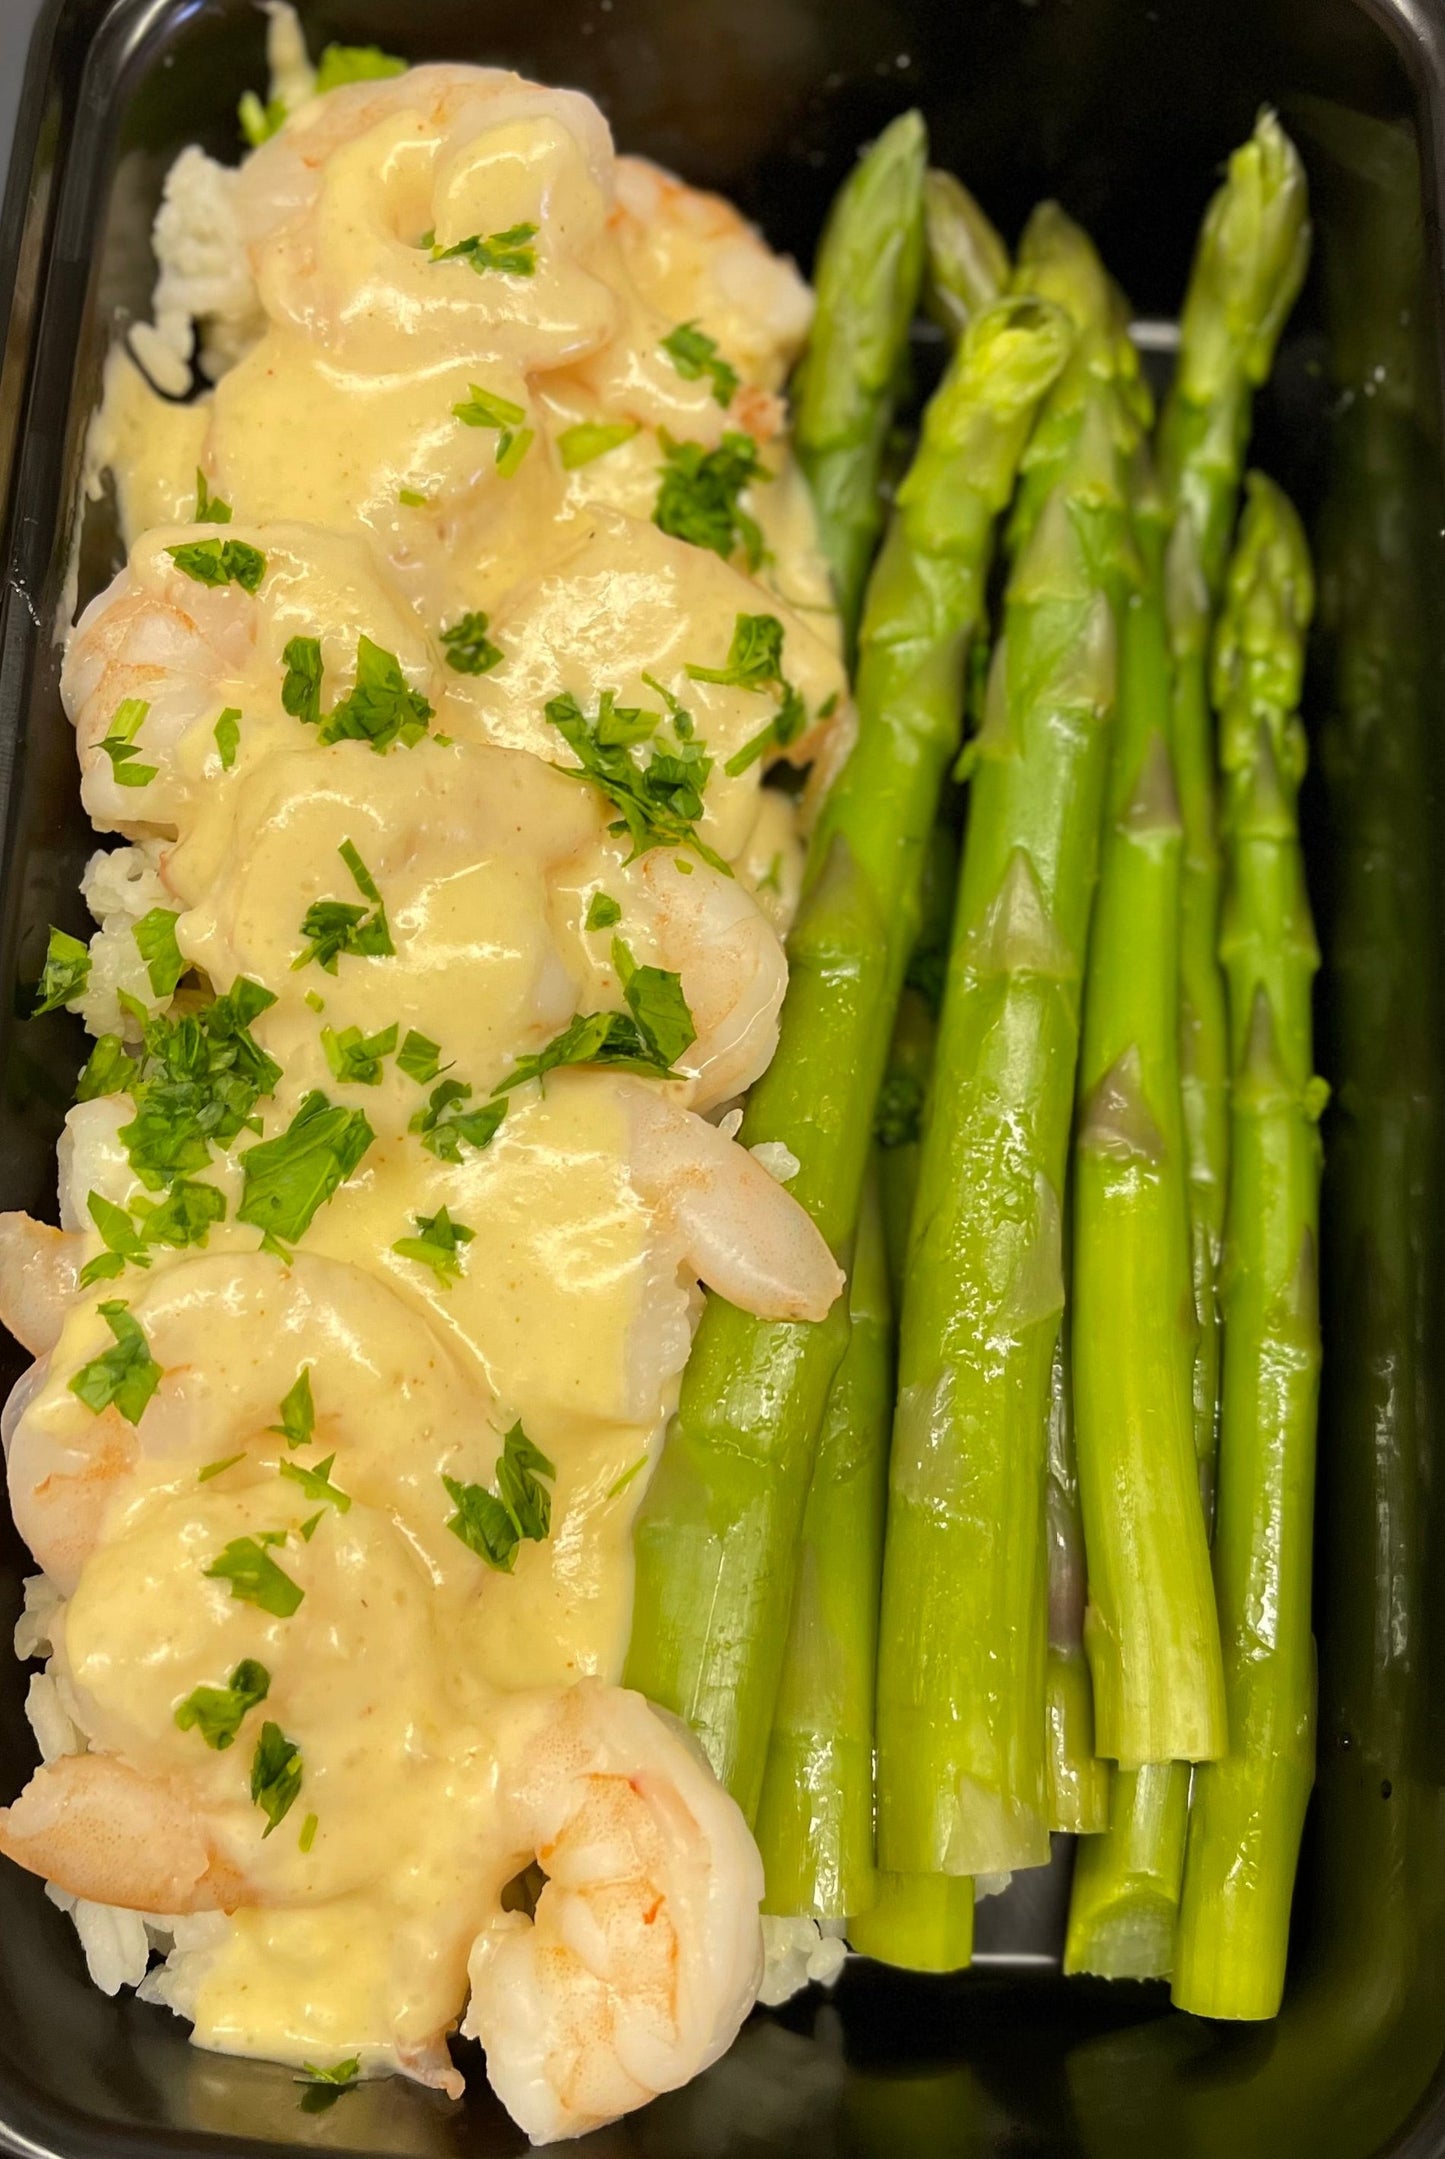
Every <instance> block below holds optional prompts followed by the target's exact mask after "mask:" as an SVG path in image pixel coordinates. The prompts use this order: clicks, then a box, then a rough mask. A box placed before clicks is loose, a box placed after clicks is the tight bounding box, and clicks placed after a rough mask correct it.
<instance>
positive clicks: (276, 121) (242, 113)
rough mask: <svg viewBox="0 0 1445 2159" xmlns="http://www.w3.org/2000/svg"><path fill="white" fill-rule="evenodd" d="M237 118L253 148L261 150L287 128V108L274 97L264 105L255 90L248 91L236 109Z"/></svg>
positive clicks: (243, 94)
mask: <svg viewBox="0 0 1445 2159" xmlns="http://www.w3.org/2000/svg"><path fill="white" fill-rule="evenodd" d="M236 118H237V119H238V120H239V121H240V123H241V133H242V134H243V135H244V136H245V138H246V140H247V142H248V143H249V144H250V145H251V148H252V149H253V150H259V149H260V147H261V145H262V143H263V142H269V141H270V140H271V137H272V136H273V135H275V134H276V133H277V132H278V131H279V130H280V129H281V128H283V127H284V126H285V124H286V107H285V106H284V105H283V104H282V102H281V100H280V98H279V97H273V98H271V99H270V100H269V101H268V102H267V103H266V104H264V105H263V104H262V103H261V100H260V98H258V97H257V95H256V93H255V91H254V90H246V91H244V92H243V93H242V96H241V102H240V104H239V105H238V106H237V107H236Z"/></svg>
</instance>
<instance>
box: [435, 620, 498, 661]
mask: <svg viewBox="0 0 1445 2159" xmlns="http://www.w3.org/2000/svg"><path fill="white" fill-rule="evenodd" d="M442 643H443V644H444V645H445V647H446V663H447V666H448V667H454V668H455V669H456V671H457V673H458V674H459V675H485V674H486V673H487V672H488V670H489V669H490V668H493V667H495V666H496V664H497V662H498V661H499V660H500V659H501V657H502V648H501V646H500V645H494V644H493V643H492V640H491V639H490V638H489V637H488V635H487V617H486V616H485V615H483V614H470V615H463V616H462V617H461V618H460V620H459V621H457V622H453V623H452V624H450V625H449V627H448V628H446V629H444V630H443V631H442Z"/></svg>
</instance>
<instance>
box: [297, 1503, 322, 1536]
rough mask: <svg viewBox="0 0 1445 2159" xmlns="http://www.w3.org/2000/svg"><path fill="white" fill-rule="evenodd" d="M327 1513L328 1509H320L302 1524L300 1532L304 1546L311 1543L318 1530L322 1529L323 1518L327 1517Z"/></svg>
mask: <svg viewBox="0 0 1445 2159" xmlns="http://www.w3.org/2000/svg"><path fill="white" fill-rule="evenodd" d="M325 1513H326V1509H325V1508H324V1507H318V1508H317V1510H316V1512H315V1513H314V1514H308V1515H307V1517H306V1519H305V1521H304V1522H303V1523H302V1524H301V1528H300V1531H299V1532H298V1534H299V1535H300V1538H301V1541H302V1543H303V1544H309V1543H310V1542H311V1539H312V1538H313V1537H314V1536H315V1534H316V1532H317V1530H318V1529H319V1528H320V1527H321V1522H322V1517H323V1516H324V1515H325Z"/></svg>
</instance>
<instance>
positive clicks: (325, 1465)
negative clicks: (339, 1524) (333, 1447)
mask: <svg viewBox="0 0 1445 2159" xmlns="http://www.w3.org/2000/svg"><path fill="white" fill-rule="evenodd" d="M335 1460H336V1456H335V1455H334V1454H328V1455H327V1457H326V1460H325V1461H324V1462H318V1463H317V1464H316V1467H315V1468H314V1469H309V1468H308V1467H307V1466H306V1464H305V1463H304V1462H278V1463H277V1464H276V1467H277V1469H278V1470H279V1471H280V1473H281V1475H282V1476H283V1477H289V1478H290V1480H291V1482H292V1483H293V1484H299V1485H300V1487H301V1489H302V1491H303V1492H304V1493H305V1494H306V1497H307V1498H308V1499H317V1500H320V1502H321V1504H322V1505H323V1506H326V1507H334V1508H335V1509H336V1511H337V1513H338V1514H346V1513H349V1512H350V1508H351V1494H350V1493H349V1492H343V1491H341V1490H340V1489H339V1488H338V1487H337V1486H336V1485H334V1484H333V1483H332V1482H331V1465H332V1463H333V1462H334V1461H335Z"/></svg>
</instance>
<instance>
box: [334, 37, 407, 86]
mask: <svg viewBox="0 0 1445 2159" xmlns="http://www.w3.org/2000/svg"><path fill="white" fill-rule="evenodd" d="M406 69H407V63H406V61H405V60H398V59H397V57H396V55H395V53H389V52H383V51H382V50H381V47H380V46H379V45H328V46H327V47H326V48H325V50H324V52H323V53H322V55H321V58H320V60H319V61H318V62H317V64H316V95H317V96H318V97H324V96H325V95H326V93H327V91H328V90H339V89H341V87H342V86H343V84H345V83H349V82H384V81H386V80H387V78H388V77H389V76H392V75H404V74H405V73H406Z"/></svg>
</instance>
